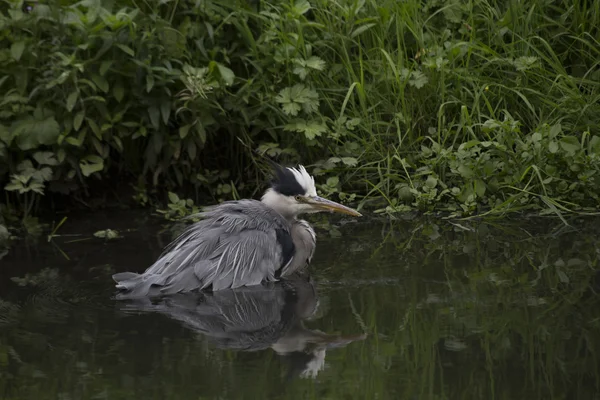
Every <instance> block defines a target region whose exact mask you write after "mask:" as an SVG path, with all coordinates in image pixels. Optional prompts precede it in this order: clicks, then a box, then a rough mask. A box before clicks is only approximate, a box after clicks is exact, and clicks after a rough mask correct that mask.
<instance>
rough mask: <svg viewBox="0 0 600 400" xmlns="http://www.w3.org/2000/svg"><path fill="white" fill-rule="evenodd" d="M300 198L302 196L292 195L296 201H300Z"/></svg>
mask: <svg viewBox="0 0 600 400" xmlns="http://www.w3.org/2000/svg"><path fill="white" fill-rule="evenodd" d="M301 198H302V196H294V199H296V201H300V199H301Z"/></svg>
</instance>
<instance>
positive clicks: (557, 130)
mask: <svg viewBox="0 0 600 400" xmlns="http://www.w3.org/2000/svg"><path fill="white" fill-rule="evenodd" d="M561 133H562V126H561V124H555V125H552V127H551V128H550V137H551V138H555V137H557V136H558V135H559V134H561Z"/></svg>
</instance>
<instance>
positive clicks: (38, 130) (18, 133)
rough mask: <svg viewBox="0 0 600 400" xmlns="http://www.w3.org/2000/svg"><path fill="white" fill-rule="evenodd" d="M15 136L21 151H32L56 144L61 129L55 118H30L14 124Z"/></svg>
mask: <svg viewBox="0 0 600 400" xmlns="http://www.w3.org/2000/svg"><path fill="white" fill-rule="evenodd" d="M12 128H13V135H14V136H15V137H16V142H17V146H19V148H20V149H21V150H31V149H34V148H36V147H38V146H39V145H51V144H54V143H56V139H57V138H58V135H59V133H60V127H59V125H58V122H56V119H54V117H45V118H44V117H42V118H41V119H38V118H34V117H29V118H26V119H22V120H19V121H16V122H15V123H14V124H13V127H12Z"/></svg>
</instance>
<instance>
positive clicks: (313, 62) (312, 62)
mask: <svg viewBox="0 0 600 400" xmlns="http://www.w3.org/2000/svg"><path fill="white" fill-rule="evenodd" d="M305 65H306V66H307V67H308V68H312V69H316V70H318V71H323V70H324V69H325V61H323V60H322V59H320V58H319V57H317V56H311V57H310V58H309V59H308V60H306V64H305Z"/></svg>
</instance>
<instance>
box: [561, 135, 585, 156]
mask: <svg viewBox="0 0 600 400" xmlns="http://www.w3.org/2000/svg"><path fill="white" fill-rule="evenodd" d="M560 147H562V148H563V150H564V151H566V152H567V153H569V154H570V155H574V154H575V152H577V150H579V149H581V145H580V143H579V140H578V139H577V138H576V137H575V136H563V137H562V138H561V139H560Z"/></svg>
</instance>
